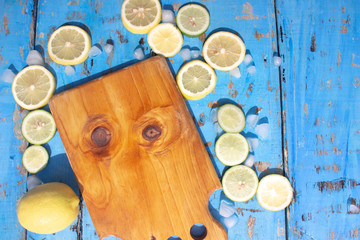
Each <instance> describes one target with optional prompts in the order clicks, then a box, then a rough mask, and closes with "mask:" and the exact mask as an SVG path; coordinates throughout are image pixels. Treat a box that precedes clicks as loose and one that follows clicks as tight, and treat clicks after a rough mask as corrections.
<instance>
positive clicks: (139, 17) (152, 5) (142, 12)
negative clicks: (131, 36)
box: [121, 0, 161, 34]
mask: <svg viewBox="0 0 360 240" xmlns="http://www.w3.org/2000/svg"><path fill="white" fill-rule="evenodd" d="M121 20H122V23H123V24H124V26H125V27H126V29H127V30H129V31H130V32H132V33H135V34H145V33H148V32H149V31H150V30H151V29H152V28H154V27H155V26H156V25H158V24H159V22H160V20H161V5H160V2H159V1H158V0H125V1H124V3H123V4H122V7H121Z"/></svg>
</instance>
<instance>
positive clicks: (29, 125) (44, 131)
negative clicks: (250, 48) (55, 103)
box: [21, 110, 56, 145]
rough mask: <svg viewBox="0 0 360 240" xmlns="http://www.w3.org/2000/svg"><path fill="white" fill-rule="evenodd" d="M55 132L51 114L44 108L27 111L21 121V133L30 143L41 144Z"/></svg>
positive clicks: (48, 139)
mask: <svg viewBox="0 0 360 240" xmlns="http://www.w3.org/2000/svg"><path fill="white" fill-rule="evenodd" d="M55 132H56V125H55V121H54V118H53V116H52V115H51V114H50V113H48V112H46V111H44V110H35V111H31V112H29V113H28V114H27V115H26V116H25V117H24V119H23V121H22V123H21V133H22V135H23V136H24V138H25V139H26V141H28V142H29V143H31V144H34V145H41V144H44V143H47V142H48V141H50V139H51V138H53V137H54V135H55Z"/></svg>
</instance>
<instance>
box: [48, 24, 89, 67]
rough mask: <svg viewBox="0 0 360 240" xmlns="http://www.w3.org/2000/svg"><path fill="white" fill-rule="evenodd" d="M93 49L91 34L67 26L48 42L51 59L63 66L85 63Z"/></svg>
mask: <svg viewBox="0 0 360 240" xmlns="http://www.w3.org/2000/svg"><path fill="white" fill-rule="evenodd" d="M90 48H91V38H90V36H89V34H88V33H87V32H86V31H84V30H83V29H82V28H80V27H76V26H71V25H66V26H62V27H60V28H58V29H57V30H55V32H53V34H51V36H50V39H49V42H48V52H49V56H50V58H51V59H52V60H53V61H54V62H56V63H58V64H61V65H76V64H79V63H82V62H84V61H85V60H86V59H87V57H88V52H89V50H90Z"/></svg>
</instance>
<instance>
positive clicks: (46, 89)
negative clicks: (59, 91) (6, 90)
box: [11, 65, 56, 110]
mask: <svg viewBox="0 0 360 240" xmlns="http://www.w3.org/2000/svg"><path fill="white" fill-rule="evenodd" d="M55 87H56V82H55V78H54V76H53V75H52V74H51V73H50V72H49V71H48V70H47V69H46V68H44V67H43V66H38V65H32V66H29V67H26V68H24V69H23V70H21V71H20V72H19V73H18V74H17V75H16V76H15V78H14V81H13V83H12V87H11V91H12V93H13V96H14V99H15V101H16V102H17V103H18V104H19V105H20V106H21V107H22V108H25V109H28V110H33V109H36V108H41V107H43V106H45V105H46V104H47V103H48V102H49V99H50V98H51V96H52V95H53V94H54V91H55Z"/></svg>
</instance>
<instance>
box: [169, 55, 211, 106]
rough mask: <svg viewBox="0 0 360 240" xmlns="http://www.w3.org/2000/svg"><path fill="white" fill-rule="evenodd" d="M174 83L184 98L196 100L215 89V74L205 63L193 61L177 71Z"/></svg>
mask: <svg viewBox="0 0 360 240" xmlns="http://www.w3.org/2000/svg"><path fill="white" fill-rule="evenodd" d="M176 81H177V85H178V86H179V89H180V91H181V93H182V94H183V96H184V97H185V98H187V99H190V100H198V99H201V98H203V97H205V96H206V95H207V94H209V93H210V92H211V91H212V90H213V89H214V88H215V85H216V74H215V72H214V70H213V69H212V68H211V67H210V66H209V65H208V64H207V63H205V62H203V61H200V60H193V61H191V62H188V63H186V64H185V65H184V66H183V67H182V68H181V69H180V70H179V72H178V74H177V75H176Z"/></svg>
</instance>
